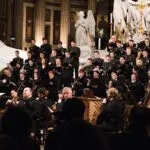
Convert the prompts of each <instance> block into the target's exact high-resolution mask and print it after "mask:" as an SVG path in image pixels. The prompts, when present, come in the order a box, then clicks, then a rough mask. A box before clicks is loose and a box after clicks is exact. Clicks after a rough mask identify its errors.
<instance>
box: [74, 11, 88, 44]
mask: <svg viewBox="0 0 150 150" xmlns="http://www.w3.org/2000/svg"><path fill="white" fill-rule="evenodd" d="M77 16H78V20H77V22H76V24H75V28H76V44H77V46H83V45H88V40H87V22H86V20H85V18H84V16H85V14H84V12H83V11H80V12H79V13H77Z"/></svg>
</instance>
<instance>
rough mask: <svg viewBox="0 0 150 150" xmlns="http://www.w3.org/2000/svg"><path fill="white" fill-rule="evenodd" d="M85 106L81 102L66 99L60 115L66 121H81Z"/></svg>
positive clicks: (75, 99) (74, 99)
mask: <svg viewBox="0 0 150 150" xmlns="http://www.w3.org/2000/svg"><path fill="white" fill-rule="evenodd" d="M84 111H85V105H84V103H83V101H82V100H80V99H77V98H70V99H68V100H67V101H66V102H65V103H64V105H63V108H62V113H63V116H64V118H65V119H66V120H67V121H70V120H72V119H83V115H84Z"/></svg>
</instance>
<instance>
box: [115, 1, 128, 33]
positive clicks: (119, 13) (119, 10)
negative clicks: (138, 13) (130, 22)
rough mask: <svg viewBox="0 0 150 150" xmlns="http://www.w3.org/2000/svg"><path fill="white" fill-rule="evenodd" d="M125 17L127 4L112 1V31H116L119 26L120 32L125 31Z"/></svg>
mask: <svg viewBox="0 0 150 150" xmlns="http://www.w3.org/2000/svg"><path fill="white" fill-rule="evenodd" d="M126 16H127V2H126V0H114V10H113V18H114V31H117V30H118V26H120V24H121V31H122V30H125V29H126V22H125V18H126Z"/></svg>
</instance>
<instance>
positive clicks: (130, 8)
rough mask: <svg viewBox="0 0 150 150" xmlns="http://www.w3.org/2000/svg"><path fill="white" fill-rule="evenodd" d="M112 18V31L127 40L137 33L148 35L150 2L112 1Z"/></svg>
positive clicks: (140, 0)
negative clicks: (124, 36) (146, 33)
mask: <svg viewBox="0 0 150 150" xmlns="http://www.w3.org/2000/svg"><path fill="white" fill-rule="evenodd" d="M144 7H145V8H144ZM141 15H142V16H141ZM113 18H114V31H115V32H116V33H122V34H126V37H127V38H129V37H130V38H133V37H135V34H137V32H139V31H141V32H144V31H146V32H148V33H150V0H114V10H113ZM142 28H144V30H143V31H142ZM122 31H125V32H122ZM121 37H123V35H122V36H121Z"/></svg>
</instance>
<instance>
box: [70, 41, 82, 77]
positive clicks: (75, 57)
mask: <svg viewBox="0 0 150 150" xmlns="http://www.w3.org/2000/svg"><path fill="white" fill-rule="evenodd" d="M70 54H71V57H72V59H73V62H74V64H73V65H74V70H75V78H77V77H78V69H79V57H80V54H81V50H80V48H79V47H76V42H75V41H72V42H71V48H70Z"/></svg>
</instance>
